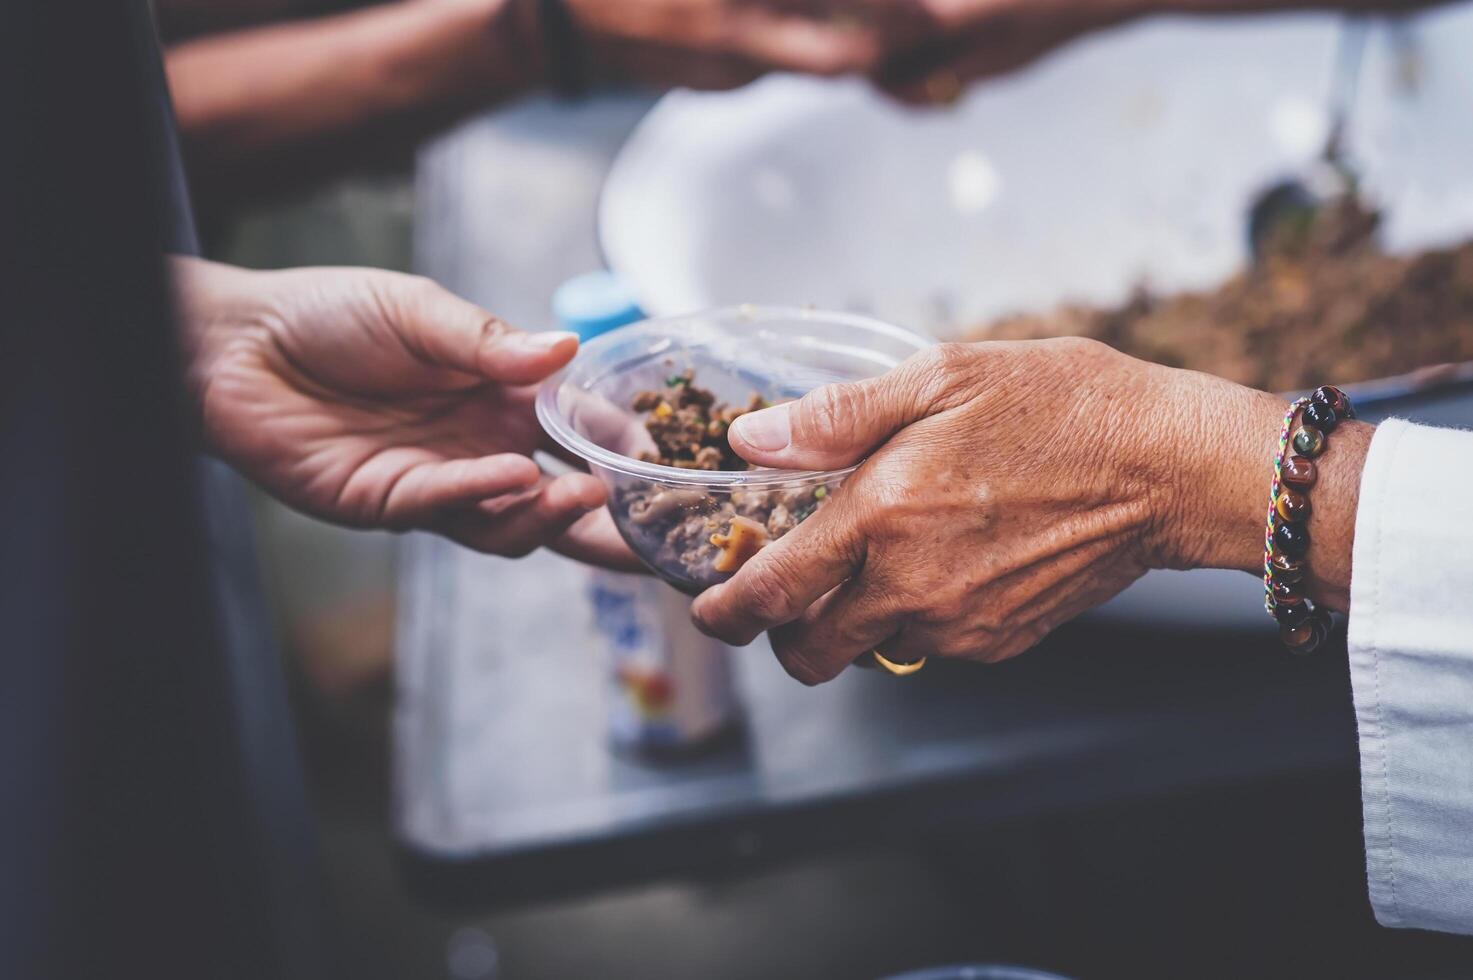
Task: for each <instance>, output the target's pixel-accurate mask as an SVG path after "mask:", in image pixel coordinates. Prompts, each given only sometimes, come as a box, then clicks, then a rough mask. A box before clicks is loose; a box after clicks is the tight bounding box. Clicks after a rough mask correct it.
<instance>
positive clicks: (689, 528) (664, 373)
mask: <svg viewBox="0 0 1473 980" xmlns="http://www.w3.org/2000/svg"><path fill="white" fill-rule="evenodd" d="M930 343H931V341H930V340H928V339H927V338H926V337H924V336H922V335H921V334H918V333H915V332H913V331H910V330H906V329H904V328H901V327H896V326H892V325H890V324H886V323H881V322H880V321H877V320H871V319H869V318H867V317H861V316H851V315H848V314H841V313H825V312H820V311H816V310H805V309H795V308H780V307H756V306H740V307H731V308H728V309H723V310H715V311H711V312H707V313H697V314H692V315H689V316H682V317H670V318H666V319H660V320H647V321H645V322H642V323H637V324H633V325H630V326H625V327H622V328H620V329H618V330H614V331H611V332H608V333H605V334H603V335H602V336H599V337H597V338H595V339H593V340H591V341H590V342H588V343H587V344H585V345H584V346H583V348H582V349H581V350H580V351H579V353H578V356H577V357H576V358H575V359H574V360H573V363H572V364H570V365H569V366H568V367H567V368H565V369H564V370H563V371H562V372H560V373H559V374H557V375H555V376H554V377H552V378H551V379H549V380H548V381H547V382H546V383H545V384H544V385H543V388H542V390H541V391H540V392H539V394H538V399H537V416H538V418H539V419H540V420H541V422H542V425H543V427H544V428H545V429H546V430H547V432H548V433H549V434H550V435H551V436H552V438H553V439H555V440H557V442H558V443H559V444H561V445H562V446H563V447H565V448H566V449H568V450H570V451H571V452H573V453H575V454H576V455H578V456H580V457H582V458H583V459H585V460H587V461H588V464H589V468H590V469H591V470H592V472H593V473H594V474H596V475H597V476H599V477H600V478H601V479H603V481H604V482H605V483H606V484H607V485H608V487H609V498H610V499H609V506H610V509H611V510H612V512H613V516H614V522H615V524H616V525H617V526H618V528H619V531H620V533H621V534H622V535H623V536H624V540H625V541H626V542H628V544H629V546H630V548H631V549H633V551H634V553H635V554H636V555H638V556H639V557H640V559H641V560H643V561H644V562H645V564H647V565H648V566H649V567H650V568H651V569H652V570H653V571H655V572H656V573H657V574H658V575H660V577H662V578H664V579H665V580H666V581H667V582H669V583H671V584H672V585H674V586H676V587H677V588H679V589H681V590H682V591H684V592H687V593H689V594H691V595H696V594H698V593H700V592H701V591H702V590H703V589H705V588H708V587H710V586H711V585H714V584H716V583H718V582H721V581H724V580H725V579H727V578H729V577H730V576H731V575H732V574H733V573H734V572H735V571H736V565H737V563H735V562H732V561H731V560H730V555H729V549H728V546H727V544H726V543H725V542H730V541H731V540H732V537H733V535H734V534H736V533H737V532H738V531H739V530H741V529H744V528H745V529H746V530H747V531H750V532H751V533H752V534H758V532H757V531H756V529H755V528H752V527H748V526H747V524H743V523H742V521H746V522H748V523H749V524H758V523H760V524H761V534H760V535H759V540H758V542H757V543H758V544H759V545H761V544H765V543H767V542H768V541H771V540H775V539H776V538H778V537H781V535H782V534H785V533H787V532H788V531H790V530H791V529H792V528H793V527H794V526H796V525H797V524H798V523H800V522H801V521H802V520H803V519H805V518H806V517H808V516H810V515H811V514H812V513H814V512H815V511H816V510H817V509H818V507H820V506H822V505H823V503H824V501H826V500H827V499H829V498H830V497H831V495H832V494H834V493H835V492H837V491H838V490H839V487H840V485H841V484H842V482H843V480H844V477H845V476H847V475H848V474H849V473H850V472H852V471H853V469H854V467H849V468H846V469H841V470H831V471H826V472H800V471H790V470H772V469H694V468H680V467H676V466H665V465H661V464H660V463H657V462H650V461H647V459H648V458H650V457H658V456H659V455H660V452H659V450H660V447H659V446H658V445H657V444H656V441H655V439H654V437H653V436H652V435H651V433H650V430H649V428H648V427H647V425H646V419H645V418H643V417H641V415H642V413H641V412H640V411H639V410H637V409H636V408H635V405H636V404H637V403H639V401H640V396H641V393H647V392H657V391H659V390H660V389H662V388H670V387H673V386H675V385H678V384H680V383H682V382H681V379H685V382H684V383H686V384H692V383H693V384H698V385H699V386H700V387H701V388H702V389H705V390H708V391H709V392H710V394H711V395H712V396H714V398H716V399H717V400H718V402H724V403H728V404H731V405H744V404H748V403H749V402H750V401H751V400H752V399H753V398H754V397H755V398H757V399H760V400H761V401H763V402H766V403H775V402H781V401H787V400H789V399H794V398H799V397H802V396H803V395H804V394H806V393H807V392H809V391H811V390H813V389H814V388H817V387H820V386H822V385H826V384H831V383H834V382H840V381H856V380H860V379H863V378H868V377H873V376H875V375H878V374H883V373H884V372H886V371H888V370H890V369H891V368H893V367H895V366H896V365H897V364H899V363H900V362H901V361H903V360H904V359H905V358H906V357H909V356H910V355H911V354H913V353H915V352H916V351H918V350H921V349H923V348H925V347H927V346H929V345H930ZM641 457H645V459H642V458H641ZM774 515H778V517H779V519H776V520H774ZM759 517H760V518H762V520H761V521H760V522H759V521H757V520H756V518H759Z"/></svg>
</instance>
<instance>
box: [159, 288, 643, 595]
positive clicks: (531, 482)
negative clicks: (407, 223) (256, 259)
mask: <svg viewBox="0 0 1473 980" xmlns="http://www.w3.org/2000/svg"><path fill="white" fill-rule="evenodd" d="M175 278H176V282H177V283H178V293H179V297H180V307H181V313H182V319H183V321H184V324H185V336H186V339H187V349H188V353H189V363H190V375H191V383H192V388H193V390H194V392H195V394H196V397H197V404H198V407H199V413H200V415H199V417H200V425H201V428H202V431H203V434H204V437H205V440H206V442H207V443H208V445H209V448H210V449H211V450H212V451H214V452H217V453H219V454H220V455H221V456H223V457H224V458H226V459H227V460H229V461H230V462H231V463H233V464H234V465H236V466H237V467H238V468H239V469H240V470H241V471H242V472H244V473H245V474H246V475H247V476H249V477H251V478H252V479H253V480H255V481H256V482H257V483H259V484H260V485H261V486H262V487H264V488H265V489H266V490H268V491H269V492H271V493H272V494H273V495H275V496H277V497H279V498H281V499H282V500H283V501H285V502H286V503H288V504H290V505H292V506H294V507H296V508H298V509H300V510H302V511H305V512H306V513H309V514H312V515H314V516H317V517H321V518H324V519H326V520H330V521H333V522H336V523H340V524H346V525H349V526H353V527H379V528H387V529H391V530H408V529H414V528H418V529H425V530H431V531H435V532H437V533H440V534H444V535H445V536H447V537H450V538H452V539H454V540H456V541H459V542H461V543H463V544H465V545H467V546H469V547H472V548H476V549H477V550H480V551H486V552H491V553H495V554H503V555H521V554H525V553H527V552H528V551H531V550H533V549H535V548H537V547H539V546H541V545H543V544H550V545H552V546H554V547H556V548H558V549H559V550H562V551H565V552H567V553H569V554H572V555H574V556H576V557H580V558H583V559H586V560H590V561H596V562H600V563H604V564H613V565H618V566H624V565H627V564H629V561H630V559H629V557H628V553H627V551H626V550H625V549H624V547H623V545H622V543H621V542H620V541H619V539H618V536H617V533H616V532H615V531H614V529H613V527H612V524H611V522H609V520H608V518H607V515H606V512H604V511H602V510H601V507H602V504H603V502H604V497H605V493H604V488H603V485H602V484H601V483H600V482H599V481H598V480H597V479H596V478H595V477H592V476H589V475H587V474H584V473H569V474H564V475H561V476H555V477H554V476H549V475H546V474H544V473H543V472H542V471H541V470H540V469H539V467H538V466H537V464H536V463H535V462H533V461H532V459H531V458H530V456H531V454H532V453H533V452H534V451H536V450H538V449H541V448H544V447H545V445H546V441H545V437H544V436H543V433H542V430H541V428H540V426H539V425H538V424H537V420H536V417H535V416H534V414H533V411H532V396H533V389H532V388H530V387H528V386H530V385H532V384H534V383H535V382H537V381H540V380H541V379H542V378H544V377H546V376H547V375H549V374H551V373H552V372H553V371H556V370H557V369H558V368H560V367H562V366H563V365H564V364H566V363H567V362H568V360H569V359H570V358H571V357H572V356H573V354H574V352H575V351H576V350H577V340H576V338H574V337H573V336H571V335H569V334H527V333H523V332H521V331H517V330H514V329H512V328H511V327H508V326H507V325H506V324H504V323H502V322H501V321H499V320H497V319H496V318H495V317H492V316H490V315H489V314H487V313H486V312H485V311H483V310H481V309H480V308H478V307H476V306H474V305H472V304H470V303H467V302H465V301H464V300H461V299H459V298H457V297H455V296H453V295H451V294H450V293H448V292H446V291H445V290H443V289H441V288H440V287H438V286H436V285H435V284H433V283H431V282H429V281H428V280H424V279H420V278H416V277H411V276H404V275H399V274H395V273H387V272H380V271H377V270H370V269H298V270H290V271H285V272H267V273H263V272H247V271H243V270H239V269H233V268H229V267H226V266H218V265H212V264H209V263H204V262H198V261H194V260H177V261H176V263H175Z"/></svg>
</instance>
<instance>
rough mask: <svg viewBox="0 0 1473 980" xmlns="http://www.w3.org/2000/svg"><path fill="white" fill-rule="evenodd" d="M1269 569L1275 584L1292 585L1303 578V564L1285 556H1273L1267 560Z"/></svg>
mask: <svg viewBox="0 0 1473 980" xmlns="http://www.w3.org/2000/svg"><path fill="white" fill-rule="evenodd" d="M1268 564H1269V568H1270V569H1272V572H1273V580H1274V581H1275V582H1283V583H1285V584H1288V585H1292V584H1293V583H1295V582H1298V581H1299V580H1300V579H1302V578H1304V562H1302V561H1299V560H1297V559H1295V558H1290V557H1289V556H1288V555H1285V554H1277V555H1274V556H1273V558H1271V559H1269V563H1268Z"/></svg>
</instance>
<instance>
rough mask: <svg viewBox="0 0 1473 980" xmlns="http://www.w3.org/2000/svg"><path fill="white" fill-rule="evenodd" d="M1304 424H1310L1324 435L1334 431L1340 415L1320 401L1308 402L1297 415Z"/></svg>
mask: <svg viewBox="0 0 1473 980" xmlns="http://www.w3.org/2000/svg"><path fill="white" fill-rule="evenodd" d="M1299 418H1300V419H1301V420H1302V421H1303V422H1304V424H1305V425H1312V426H1314V427H1315V428H1316V429H1319V430H1320V431H1321V432H1323V433H1324V434H1325V435H1329V434H1330V433H1331V432H1334V431H1335V426H1337V425H1339V424H1340V416H1338V415H1336V414H1335V410H1334V409H1333V408H1331V407H1330V406H1328V405H1325V404H1323V403H1321V402H1310V403H1309V404H1308V405H1305V406H1304V412H1303V413H1302V414H1301V415H1300V416H1299Z"/></svg>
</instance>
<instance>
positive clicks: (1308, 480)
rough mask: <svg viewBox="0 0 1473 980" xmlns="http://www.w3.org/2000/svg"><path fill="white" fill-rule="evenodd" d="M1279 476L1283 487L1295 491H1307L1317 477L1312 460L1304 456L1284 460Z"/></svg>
mask: <svg viewBox="0 0 1473 980" xmlns="http://www.w3.org/2000/svg"><path fill="white" fill-rule="evenodd" d="M1279 475H1280V479H1282V480H1283V483H1284V486H1286V487H1293V488H1294V489H1295V490H1308V489H1309V488H1310V487H1312V486H1314V481H1315V479H1316V478H1317V477H1318V476H1319V474H1318V473H1317V472H1315V468H1314V460H1312V459H1309V458H1307V457H1305V456H1290V457H1289V458H1288V459H1286V460H1284V468H1283V470H1282V471H1281V472H1280V474H1279Z"/></svg>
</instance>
